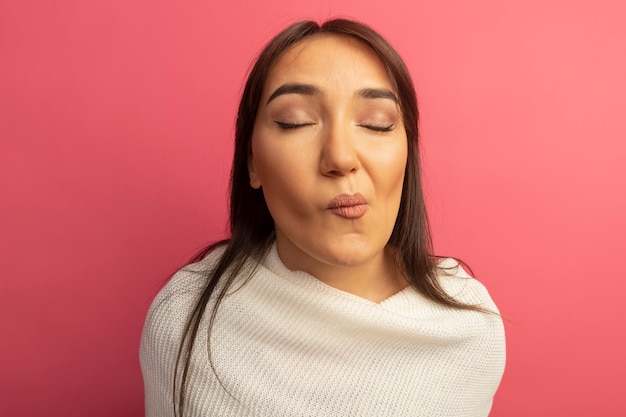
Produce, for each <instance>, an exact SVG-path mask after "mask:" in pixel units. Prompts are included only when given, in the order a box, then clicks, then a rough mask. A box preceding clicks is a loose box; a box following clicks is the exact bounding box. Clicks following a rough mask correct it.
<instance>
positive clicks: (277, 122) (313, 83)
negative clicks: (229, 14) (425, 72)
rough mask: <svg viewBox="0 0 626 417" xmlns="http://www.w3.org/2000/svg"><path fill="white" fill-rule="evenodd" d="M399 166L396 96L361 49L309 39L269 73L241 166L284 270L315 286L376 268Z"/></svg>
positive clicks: (398, 187) (326, 38) (395, 204)
mask: <svg viewBox="0 0 626 417" xmlns="http://www.w3.org/2000/svg"><path fill="white" fill-rule="evenodd" d="M406 160H407V137H406V132H405V129H404V124H403V121H402V115H401V113H400V110H399V106H398V102H397V94H396V93H395V92H394V91H393V87H392V84H391V82H390V80H389V77H388V75H387V72H386V70H385V67H384V65H383V63H382V62H381V60H380V59H379V58H378V56H377V55H376V54H375V53H374V52H373V51H372V50H371V49H370V48H369V47H367V46H366V45H364V44H362V43H361V42H359V41H357V40H354V39H351V38H348V37H342V36H336V35H315V36H313V37H311V38H308V39H306V40H304V41H301V42H299V43H297V44H295V45H293V46H292V47H291V48H290V49H288V50H287V51H286V52H285V53H284V54H283V55H282V56H281V58H280V59H278V60H277V62H276V63H275V64H274V66H273V67H272V68H271V70H270V72H269V74H268V77H267V79H266V82H265V86H264V89H263V95H262V97H261V102H260V104H259V110H258V113H257V116H256V120H255V125H254V133H253V136H252V154H251V156H250V159H249V164H248V165H249V173H250V184H251V185H252V186H253V187H255V188H259V187H261V188H262V190H263V194H264V197H265V200H266V202H267V206H268V208H269V210H270V213H271V215H272V217H273V218H274V222H275V226H276V241H277V245H278V253H279V255H280V257H281V259H282V261H283V262H284V263H285V265H286V266H287V267H288V268H290V269H292V270H303V271H306V272H308V273H310V274H312V275H314V276H317V277H318V278H319V276H320V275H324V274H325V273H327V272H328V271H330V270H333V269H334V270H335V271H336V267H342V268H343V269H344V271H345V268H346V267H348V268H352V267H360V268H363V267H367V266H368V265H382V264H383V263H385V257H386V256H387V255H386V251H385V246H386V244H387V242H388V241H389V237H390V236H391V232H392V230H393V226H394V223H395V221H396V217H397V214H398V209H399V205H400V197H401V194H402V184H403V179H404V171H405V167H406ZM345 272H347V271H345Z"/></svg>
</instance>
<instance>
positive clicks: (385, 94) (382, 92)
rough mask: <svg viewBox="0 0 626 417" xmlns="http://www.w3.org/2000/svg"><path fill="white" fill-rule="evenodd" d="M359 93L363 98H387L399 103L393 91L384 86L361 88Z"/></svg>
mask: <svg viewBox="0 0 626 417" xmlns="http://www.w3.org/2000/svg"><path fill="white" fill-rule="evenodd" d="M358 95H360V96H361V97H363V98H386V99H389V100H391V101H393V102H394V103H398V97H397V96H396V95H395V94H394V93H393V91H391V90H387V89H384V88H364V89H363V90H359V92H358Z"/></svg>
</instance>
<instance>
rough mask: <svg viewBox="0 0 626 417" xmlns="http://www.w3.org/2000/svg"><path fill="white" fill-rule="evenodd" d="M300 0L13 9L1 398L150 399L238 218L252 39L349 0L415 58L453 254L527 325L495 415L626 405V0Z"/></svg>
mask: <svg viewBox="0 0 626 417" xmlns="http://www.w3.org/2000/svg"><path fill="white" fill-rule="evenodd" d="M226 3H228V4H226ZM263 3H269V5H267V4H266V5H262V4H263ZM292 3H297V2H293V1H291V0H273V1H268V2H259V1H254V2H253V1H249V2H243V1H242V0H236V1H230V2H218V1H213V0H205V1H193V2H192V1H184V2H180V1H178V2H175V1H154V0H143V1H142V0H116V1H112V0H90V1H82V0H73V1H72V0H70V1H34V0H20V1H2V2H1V3H0V192H1V194H0V210H1V216H0V245H1V247H0V266H1V271H2V278H1V281H0V325H1V326H0V329H1V331H2V335H1V336H0V337H1V339H2V342H1V343H0V415H2V416H5V415H6V416H28V417H30V416H39V415H59V416H61V415H63V416H67V417H73V416H92V417H97V416H107V417H108V416H138V415H141V413H142V412H143V411H142V410H143V404H142V401H143V398H142V382H141V374H140V371H139V365H138V358H137V350H138V342H139V335H140V331H141V326H142V323H143V319H144V315H145V312H146V309H147V308H148V305H149V303H150V301H151V298H152V297H153V296H154V294H155V292H156V291H157V290H158V288H159V285H160V283H161V282H163V280H165V279H166V278H167V277H168V275H169V274H170V273H171V272H172V271H173V270H174V269H175V268H176V267H177V266H179V265H180V264H181V263H182V262H183V261H184V260H185V259H186V258H187V257H188V256H189V255H190V254H191V253H192V252H194V251H195V250H196V249H198V248H199V247H201V246H202V245H203V244H204V243H206V242H208V241H211V240H214V239H217V238H219V237H221V236H223V230H224V224H225V193H226V180H227V173H228V169H229V164H230V154H231V150H232V145H231V138H232V134H233V119H234V113H235V106H236V102H237V99H238V95H239V93H240V90H241V85H242V80H243V78H244V75H245V72H246V69H247V68H248V66H249V64H250V62H251V59H252V56H253V55H254V53H256V51H258V49H259V48H260V46H261V45H262V44H263V42H264V41H265V40H267V39H268V38H269V36H270V35H272V34H274V33H275V32H276V31H277V30H278V29H279V28H282V27H283V26H284V25H285V24H286V23H288V22H291V21H293V20H295V19H299V18H303V17H309V18H314V19H323V18H326V17H328V16H332V15H345V16H351V17H355V18H358V19H361V20H364V21H366V22H369V23H370V24H371V25H372V26H374V27H375V28H377V29H378V30H380V31H381V32H382V33H383V34H385V35H386V36H387V37H388V38H389V40H391V41H392V43H394V44H395V45H396V46H397V48H398V49H399V51H400V52H401V54H402V55H403V56H404V57H405V59H406V61H407V63H408V64H409V66H410V68H411V70H412V73H413V75H414V78H415V80H416V84H417V88H418V93H419V98H420V100H421V101H420V105H421V109H422V116H423V117H422V138H423V142H424V151H425V155H426V164H425V167H426V170H427V173H426V176H425V180H426V188H427V190H428V195H429V205H430V209H431V216H432V219H433V226H434V232H435V243H436V247H437V250H438V252H440V253H443V254H449V255H455V256H458V257H461V258H463V259H465V260H466V261H468V262H469V263H470V265H471V266H472V267H473V268H474V270H475V272H476V273H477V274H478V276H479V278H480V279H481V280H482V281H483V282H484V283H485V284H486V285H487V286H488V287H489V288H490V290H491V293H492V295H493V297H494V298H495V299H496V301H497V302H498V303H499V305H500V307H501V309H502V312H503V313H504V314H505V315H506V316H507V317H509V318H510V320H511V322H510V323H508V324H507V332H508V333H507V335H508V365H507V371H506V374H505V377H504V380H503V383H502V386H501V390H500V391H499V393H498V395H497V397H496V402H495V406H494V411H493V413H492V415H493V416H496V417H515V416H534V417H542V416H546V417H548V416H550V417H553V416H570V417H571V416H589V415H594V416H595V415H597V416H623V415H626V402H625V401H624V387H625V386H626V360H625V357H626V355H625V352H626V346H625V343H624V329H625V326H626V320H625V318H626V313H625V312H624V307H623V299H624V293H625V292H626V280H625V279H624V274H623V272H621V269H622V264H623V260H624V256H623V252H624V249H625V247H626V245H625V238H624V236H626V220H625V215H624V213H625V212H626V190H625V189H626V187H625V186H624V182H625V180H626V169H625V168H624V161H625V160H626V81H625V79H626V76H625V74H626V24H624V22H625V21H626V3H624V2H623V1H621V0H614V1H611V0H595V1H573V0H562V1H557V0H548V1H546V0H524V1H522V0H519V1H502V0H475V1H471V2H470V1H465V0H447V1H435V0H431V1H412V0H406V1H384V2H381V1H369V2H364V1H363V0H336V1H333V0H320V1H317V2H316V4H314V5H295V4H292ZM364 3H366V4H364Z"/></svg>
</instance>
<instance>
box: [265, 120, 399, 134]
mask: <svg viewBox="0 0 626 417" xmlns="http://www.w3.org/2000/svg"><path fill="white" fill-rule="evenodd" d="M275 123H276V124H277V125H278V127H280V128H281V129H285V130H289V129H297V128H299V127H305V126H311V125H314V124H315V123H288V122H279V121H278V120H276V121H275ZM358 126H360V127H364V128H366V129H369V130H373V131H375V132H391V131H392V130H393V129H394V128H395V127H396V126H395V125H394V124H393V123H392V124H390V125H388V126H376V125H358Z"/></svg>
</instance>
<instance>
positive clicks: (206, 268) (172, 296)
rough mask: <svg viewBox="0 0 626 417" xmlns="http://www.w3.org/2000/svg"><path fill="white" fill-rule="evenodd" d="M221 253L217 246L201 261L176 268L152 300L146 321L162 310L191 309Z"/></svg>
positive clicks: (183, 310)
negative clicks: (176, 270)
mask: <svg viewBox="0 0 626 417" xmlns="http://www.w3.org/2000/svg"><path fill="white" fill-rule="evenodd" d="M222 253H223V248H221V247H220V248H217V249H216V250H214V251H213V252H211V253H210V254H208V255H207V256H206V257H205V258H204V259H202V260H201V261H198V262H195V263H191V264H188V265H186V266H184V267H183V268H181V269H180V270H178V272H176V273H175V274H174V275H173V276H172V278H170V280H169V281H168V282H167V284H166V285H165V286H164V287H163V288H162V289H161V290H160V291H159V293H158V294H157V296H156V297H155V298H154V300H153V301H152V305H151V306H150V309H149V310H148V318H147V320H146V322H149V321H150V319H151V318H153V316H155V315H158V314H159V313H160V312H162V311H163V310H167V312H168V313H176V312H180V313H183V312H185V311H187V310H191V308H192V307H193V305H194V304H195V301H197V298H198V296H199V295H200V293H201V292H202V291H203V290H204V288H205V287H206V284H207V279H208V277H209V275H210V274H211V271H212V270H213V268H214V266H215V264H216V263H217V262H218V260H219V258H220V256H221V255H222Z"/></svg>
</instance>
